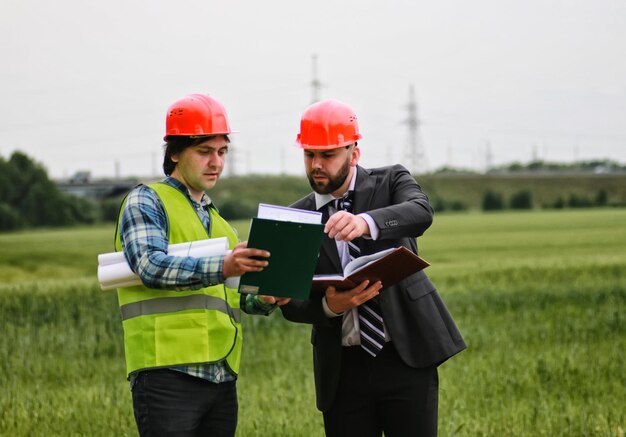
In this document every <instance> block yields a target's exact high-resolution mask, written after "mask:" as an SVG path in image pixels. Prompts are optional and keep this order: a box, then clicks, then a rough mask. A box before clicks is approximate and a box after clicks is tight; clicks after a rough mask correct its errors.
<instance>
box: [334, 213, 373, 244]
mask: <svg viewBox="0 0 626 437" xmlns="http://www.w3.org/2000/svg"><path fill="white" fill-rule="evenodd" d="M324 232H326V233H327V234H328V237H329V238H334V239H335V240H339V241H352V240H354V239H355V238H358V237H361V236H363V235H370V227H369V225H368V224H367V222H366V221H365V219H364V218H363V217H359V216H358V215H354V214H351V213H349V212H348V211H339V212H336V213H335V214H333V215H331V216H330V218H329V219H328V221H327V222H326V226H325V227H324Z"/></svg>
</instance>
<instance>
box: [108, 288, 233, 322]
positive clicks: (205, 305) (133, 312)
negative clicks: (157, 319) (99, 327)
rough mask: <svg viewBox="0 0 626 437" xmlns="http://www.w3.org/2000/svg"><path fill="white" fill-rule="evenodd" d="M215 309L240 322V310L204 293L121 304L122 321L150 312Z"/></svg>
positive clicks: (149, 313)
mask: <svg viewBox="0 0 626 437" xmlns="http://www.w3.org/2000/svg"><path fill="white" fill-rule="evenodd" d="M204 309H207V310H215V311H221V312H222V313H225V314H228V315H229V316H231V317H232V318H233V319H234V320H235V321H236V322H237V323H241V310H240V309H239V308H231V307H230V306H229V305H228V304H227V303H226V302H225V301H224V299H220V298H217V297H213V296H207V295H205V294H201V295H198V294H194V295H192V296H183V297H158V298H154V299H150V300H141V301H139V302H132V303H127V304H125V305H122V306H121V307H120V312H121V313H122V321H124V320H128V319H132V318H133V317H138V316H147V315H151V314H162V313H171V312H175V311H184V310H204Z"/></svg>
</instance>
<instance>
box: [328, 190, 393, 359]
mask: <svg viewBox="0 0 626 437" xmlns="http://www.w3.org/2000/svg"><path fill="white" fill-rule="evenodd" d="M353 202H354V192H353V191H348V194H347V195H346V196H344V197H342V198H340V199H337V200H336V201H335V208H336V209H337V211H340V210H344V211H348V212H352V204H353ZM347 244H348V252H349V254H350V256H349V258H350V261H352V260H353V259H355V258H358V257H359V256H360V255H361V249H359V246H357V245H356V244H355V243H354V242H353V241H349V242H348V243H347ZM358 313H359V326H360V336H361V347H362V348H363V349H364V350H365V351H366V352H367V353H369V354H370V355H372V356H373V357H375V356H376V355H378V352H380V350H381V349H382V348H383V345H384V344H385V328H384V325H383V316H382V311H381V309H380V305H379V304H378V301H377V300H374V299H370V300H368V301H367V302H365V303H363V304H361V305H360V306H359V307H358Z"/></svg>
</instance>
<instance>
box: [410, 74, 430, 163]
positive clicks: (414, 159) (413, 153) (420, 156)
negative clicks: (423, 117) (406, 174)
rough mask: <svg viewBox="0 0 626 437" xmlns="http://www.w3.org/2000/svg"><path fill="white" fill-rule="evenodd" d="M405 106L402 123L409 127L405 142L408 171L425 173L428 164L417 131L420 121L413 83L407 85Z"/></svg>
mask: <svg viewBox="0 0 626 437" xmlns="http://www.w3.org/2000/svg"><path fill="white" fill-rule="evenodd" d="M406 108H407V111H408V116H407V119H406V120H405V121H404V124H406V125H407V126H408V127H409V139H408V141H407V144H406V157H407V163H408V167H409V171H411V172H412V173H425V172H426V171H427V170H428V164H427V162H426V156H425V153H424V146H423V144H422V141H421V136H420V132H419V127H420V125H421V121H420V119H419V118H418V116H417V103H416V101H415V90H414V88H413V85H410V86H409V103H408V104H407V106H406Z"/></svg>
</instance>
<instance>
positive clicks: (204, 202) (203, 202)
mask: <svg viewBox="0 0 626 437" xmlns="http://www.w3.org/2000/svg"><path fill="white" fill-rule="evenodd" d="M163 183H165V184H167V185H170V186H172V187H174V188H176V189H177V190H178V191H180V192H181V193H183V194H184V195H185V197H187V198H188V199H189V200H191V203H192V204H193V205H198V202H196V201H195V200H194V199H193V197H191V193H190V192H189V189H188V188H187V187H186V186H185V184H183V183H182V182H181V181H179V180H178V179H176V178H173V177H171V176H168V177H166V178H165V179H163ZM211 203H212V200H211V198H210V197H209V195H208V194H207V193H202V198H201V199H200V203H199V205H200V206H201V207H203V208H204V207H207V206H209V205H211Z"/></svg>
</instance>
